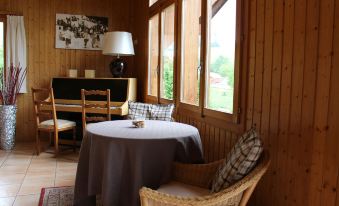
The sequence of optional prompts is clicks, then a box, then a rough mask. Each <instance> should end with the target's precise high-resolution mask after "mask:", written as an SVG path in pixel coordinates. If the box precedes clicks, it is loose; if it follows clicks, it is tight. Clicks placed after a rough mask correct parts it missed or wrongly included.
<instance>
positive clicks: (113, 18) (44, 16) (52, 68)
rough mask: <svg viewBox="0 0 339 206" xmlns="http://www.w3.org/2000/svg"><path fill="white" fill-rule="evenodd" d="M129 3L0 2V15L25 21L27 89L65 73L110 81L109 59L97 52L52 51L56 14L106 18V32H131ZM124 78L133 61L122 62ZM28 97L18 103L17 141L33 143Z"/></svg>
mask: <svg viewBox="0 0 339 206" xmlns="http://www.w3.org/2000/svg"><path fill="white" fill-rule="evenodd" d="M131 2H132V0H114V1H113V0H103V1H95V0H72V1H68V0H47V1H46V0H0V12H1V13H6V11H7V12H11V13H12V12H14V13H17V14H18V15H23V16H24V20H25V29H26V38H27V48H28V68H27V69H28V88H30V87H48V86H49V82H50V80H51V78H52V77H55V76H66V74H67V71H68V69H78V70H79V71H78V75H79V76H84V70H85V69H95V70H96V76H97V77H111V74H110V72H109V69H108V64H109V62H110V61H111V59H112V58H111V57H107V56H106V57H105V56H103V55H102V54H101V51H86V50H65V49H55V15H56V13H68V14H84V15H93V16H104V17H108V18H109V30H110V31H113V30H123V31H131V29H132V26H131V25H132V18H131V11H132V7H131V5H132V4H131ZM126 60H127V63H128V66H129V68H128V70H127V76H132V75H131V73H132V70H133V58H131V57H128V58H126ZM34 124H35V122H34V121H33V106H32V98H31V93H30V92H29V93H28V94H24V95H20V97H19V99H18V114H17V135H16V138H17V140H18V141H32V140H34Z"/></svg>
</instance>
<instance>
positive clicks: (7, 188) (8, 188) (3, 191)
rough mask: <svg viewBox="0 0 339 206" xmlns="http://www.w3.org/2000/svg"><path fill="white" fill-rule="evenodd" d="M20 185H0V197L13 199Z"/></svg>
mask: <svg viewBox="0 0 339 206" xmlns="http://www.w3.org/2000/svg"><path fill="white" fill-rule="evenodd" d="M20 186H21V184H15V185H0V197H14V196H16V195H17V193H18V192H19V189H20Z"/></svg>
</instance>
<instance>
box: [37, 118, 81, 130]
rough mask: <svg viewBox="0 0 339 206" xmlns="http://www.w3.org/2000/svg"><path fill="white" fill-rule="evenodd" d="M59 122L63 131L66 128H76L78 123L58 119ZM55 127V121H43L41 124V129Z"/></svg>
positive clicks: (59, 126) (59, 127)
mask: <svg viewBox="0 0 339 206" xmlns="http://www.w3.org/2000/svg"><path fill="white" fill-rule="evenodd" d="M57 122H58V129H63V128H66V127H75V126H76V123H75V122H72V121H69V120H64V119H57ZM53 126H54V121H53V119H49V120H46V121H43V122H41V123H40V124H39V128H51V127H53Z"/></svg>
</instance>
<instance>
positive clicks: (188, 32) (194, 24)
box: [180, 0, 201, 105]
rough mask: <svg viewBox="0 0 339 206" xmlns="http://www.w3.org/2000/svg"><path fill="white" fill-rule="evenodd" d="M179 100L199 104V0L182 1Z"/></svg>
mask: <svg viewBox="0 0 339 206" xmlns="http://www.w3.org/2000/svg"><path fill="white" fill-rule="evenodd" d="M181 22H182V23H181V31H182V36H181V38H182V40H181V45H182V46H181V97H180V99H181V102H184V103H187V104H192V105H199V90H200V69H201V63H200V54H201V52H200V49H201V0H183V1H182V21H181Z"/></svg>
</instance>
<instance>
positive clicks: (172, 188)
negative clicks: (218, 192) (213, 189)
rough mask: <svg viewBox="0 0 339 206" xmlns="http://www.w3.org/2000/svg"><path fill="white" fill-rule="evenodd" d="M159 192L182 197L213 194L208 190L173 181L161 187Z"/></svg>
mask: <svg viewBox="0 0 339 206" xmlns="http://www.w3.org/2000/svg"><path fill="white" fill-rule="evenodd" d="M157 191H158V192H162V193H165V194H170V195H175V196H182V197H199V196H205V195H210V194H211V193H210V191H209V190H208V189H205V188H201V187H196V186H192V185H188V184H184V183H181V182H177V181H171V182H169V183H167V184H164V185H161V186H160V187H159V189H158V190H157Z"/></svg>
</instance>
